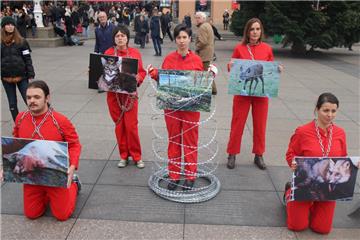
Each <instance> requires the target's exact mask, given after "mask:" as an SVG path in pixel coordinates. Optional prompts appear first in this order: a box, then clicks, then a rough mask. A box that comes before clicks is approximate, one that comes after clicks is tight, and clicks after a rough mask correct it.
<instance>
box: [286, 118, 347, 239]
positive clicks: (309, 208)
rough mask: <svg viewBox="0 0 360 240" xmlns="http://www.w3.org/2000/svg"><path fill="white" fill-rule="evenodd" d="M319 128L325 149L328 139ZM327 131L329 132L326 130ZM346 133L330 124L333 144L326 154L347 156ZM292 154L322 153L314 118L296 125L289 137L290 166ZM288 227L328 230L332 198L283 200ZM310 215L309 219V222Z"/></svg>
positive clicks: (287, 196)
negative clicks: (284, 201) (286, 201)
mask: <svg viewBox="0 0 360 240" xmlns="http://www.w3.org/2000/svg"><path fill="white" fill-rule="evenodd" d="M319 130H320V135H321V138H322V142H323V144H324V149H325V150H326V149H327V145H328V140H327V138H326V136H325V134H324V133H325V131H324V130H322V129H319ZM328 135H329V133H328ZM346 149H347V148H346V136H345V132H344V130H343V129H342V128H340V127H338V126H336V125H333V136H332V145H331V149H330V152H329V155H328V156H329V157H344V156H347V150H346ZM295 156H304V157H322V156H323V154H322V150H321V147H320V144H319V140H318V138H317V135H316V130H315V122H314V121H311V122H310V123H308V124H306V125H303V126H301V127H298V128H297V129H296V131H295V134H294V135H293V136H292V137H291V140H290V143H289V148H288V150H287V152H286V160H287V162H288V164H289V166H291V162H292V160H293V158H294V157H295ZM290 190H291V189H289V190H288V191H287V192H286V199H289V197H290ZM286 210H287V227H288V228H289V229H290V230H294V231H301V230H304V229H306V228H308V226H309V224H310V228H311V229H312V230H313V231H315V232H318V233H322V234H325V233H329V232H330V230H331V226H332V220H333V216H334V211H335V201H321V202H317V201H290V202H288V203H287V204H286ZM309 218H310V222H309Z"/></svg>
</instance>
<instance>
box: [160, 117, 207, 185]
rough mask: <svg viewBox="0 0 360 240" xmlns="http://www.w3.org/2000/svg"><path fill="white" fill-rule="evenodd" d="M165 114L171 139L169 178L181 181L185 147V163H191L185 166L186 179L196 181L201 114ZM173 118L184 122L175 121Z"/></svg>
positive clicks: (169, 147)
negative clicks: (182, 153) (182, 156)
mask: <svg viewBox="0 0 360 240" xmlns="http://www.w3.org/2000/svg"><path fill="white" fill-rule="evenodd" d="M170 112H171V113H170ZM165 114H166V115H165V122H166V128H167V130H168V137H169V145H168V158H169V162H168V170H169V177H170V179H172V180H179V179H180V172H181V146H183V151H184V162H185V163H190V164H186V165H185V168H184V173H185V175H186V179H189V180H194V179H195V178H196V172H197V165H196V164H197V153H198V152H197V146H198V139H199V126H198V122H199V120H200V113H199V112H189V111H176V112H173V111H172V110H165ZM173 117H175V118H178V119H181V120H184V121H181V120H178V119H174V118H173ZM186 121H188V122H186Z"/></svg>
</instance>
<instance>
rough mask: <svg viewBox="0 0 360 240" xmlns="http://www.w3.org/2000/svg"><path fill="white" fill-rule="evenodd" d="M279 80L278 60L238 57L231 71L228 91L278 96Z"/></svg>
mask: <svg viewBox="0 0 360 240" xmlns="http://www.w3.org/2000/svg"><path fill="white" fill-rule="evenodd" d="M279 81H280V79H279V71H278V63H277V62H265V61H253V60H242V59H236V60H234V63H233V66H232V67H231V71H230V79H229V87H228V93H229V94H232V95H243V96H259V97H277V95H278V88H279Z"/></svg>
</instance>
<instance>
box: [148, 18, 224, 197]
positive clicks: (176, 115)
mask: <svg viewBox="0 0 360 240" xmlns="http://www.w3.org/2000/svg"><path fill="white" fill-rule="evenodd" d="M174 38H175V42H176V45H177V50H176V51H174V52H171V53H169V54H168V55H167V56H166V57H165V59H164V62H163V64H162V67H161V68H162V69H172V70H192V71H194V70H195V71H203V63H202V60H201V58H200V57H199V56H197V55H196V54H195V53H194V52H192V51H191V50H190V49H189V45H190V42H191V29H189V28H187V26H186V25H185V24H179V25H177V26H176V27H175V29H174ZM147 69H148V72H149V74H150V76H151V78H153V79H155V80H158V70H157V69H155V68H153V67H152V66H151V65H149V66H148V68H147ZM209 69H210V71H212V72H213V73H214V74H216V72H217V69H216V67H215V66H213V65H212V66H211V67H210V68H209ZM164 112H165V122H166V127H167V130H168V138H169V144H168V171H169V178H170V180H169V184H168V186H167V188H168V189H169V190H175V189H176V188H177V186H178V185H179V183H180V172H181V158H182V156H181V146H183V151H184V162H185V169H184V172H185V178H186V179H185V182H184V184H183V185H182V187H183V189H184V190H188V189H192V188H193V186H194V183H195V179H196V173H197V145H198V136H199V133H198V131H199V128H198V123H199V120H200V112H191V111H180V110H179V111H174V110H169V109H166V110H164Z"/></svg>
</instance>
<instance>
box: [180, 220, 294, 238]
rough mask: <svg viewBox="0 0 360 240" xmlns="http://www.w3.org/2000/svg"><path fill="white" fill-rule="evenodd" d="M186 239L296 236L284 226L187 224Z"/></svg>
mask: <svg viewBox="0 0 360 240" xmlns="http://www.w3.org/2000/svg"><path fill="white" fill-rule="evenodd" d="M184 239H185V240H191V239H197V240H202V239H203V240H205V239H206V240H218V239H244V240H245V239H246V240H247V239H296V236H295V233H293V232H291V231H289V230H288V229H287V228H284V227H258V226H256V227H252V226H228V225H226V226H225V225H200V224H186V225H185V236H184Z"/></svg>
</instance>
